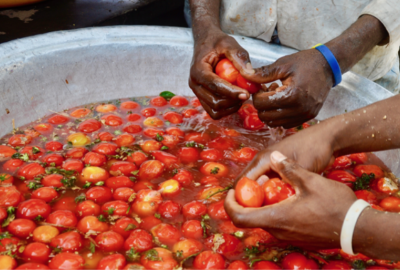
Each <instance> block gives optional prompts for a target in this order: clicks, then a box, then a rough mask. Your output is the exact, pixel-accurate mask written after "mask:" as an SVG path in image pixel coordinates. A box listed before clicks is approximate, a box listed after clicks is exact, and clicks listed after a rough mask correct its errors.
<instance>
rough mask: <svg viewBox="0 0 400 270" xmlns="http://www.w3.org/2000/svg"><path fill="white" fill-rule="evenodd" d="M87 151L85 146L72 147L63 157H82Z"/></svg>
mask: <svg viewBox="0 0 400 270" xmlns="http://www.w3.org/2000/svg"><path fill="white" fill-rule="evenodd" d="M87 152H88V150H87V149H86V148H85V147H74V148H72V149H70V150H68V151H67V153H66V154H65V157H66V158H73V159H82V158H83V157H84V155H85V154H86V153H87Z"/></svg>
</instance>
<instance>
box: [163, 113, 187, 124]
mask: <svg viewBox="0 0 400 270" xmlns="http://www.w3.org/2000/svg"><path fill="white" fill-rule="evenodd" d="M163 118H164V119H165V120H167V121H169V122H171V123H172V124H180V123H182V122H183V117H182V115H181V114H179V113H177V112H167V113H164V115H163Z"/></svg>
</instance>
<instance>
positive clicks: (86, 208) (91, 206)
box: [76, 200, 101, 217]
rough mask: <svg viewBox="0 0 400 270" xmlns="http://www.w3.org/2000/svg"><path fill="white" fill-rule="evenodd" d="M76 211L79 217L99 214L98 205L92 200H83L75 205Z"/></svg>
mask: <svg viewBox="0 0 400 270" xmlns="http://www.w3.org/2000/svg"><path fill="white" fill-rule="evenodd" d="M76 212H77V213H78V215H79V216H80V217H86V216H98V215H100V212H101V210H100V206H99V205H98V204H97V203H95V202H93V201H90V200H88V201H83V202H81V203H79V204H78V205H77V206H76Z"/></svg>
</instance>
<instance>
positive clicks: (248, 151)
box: [232, 147, 258, 162]
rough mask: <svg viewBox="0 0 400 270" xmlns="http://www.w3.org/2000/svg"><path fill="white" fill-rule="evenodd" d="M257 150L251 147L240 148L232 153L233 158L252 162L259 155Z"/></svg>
mask: <svg viewBox="0 0 400 270" xmlns="http://www.w3.org/2000/svg"><path fill="white" fill-rule="evenodd" d="M257 152H258V151H257V150H255V149H253V148H251V147H243V148H242V149H240V150H236V151H234V152H233V153H232V160H235V161H238V162H250V161H252V160H253V158H254V157H255V156H256V155H257Z"/></svg>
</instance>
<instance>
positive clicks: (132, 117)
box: [126, 113, 142, 122]
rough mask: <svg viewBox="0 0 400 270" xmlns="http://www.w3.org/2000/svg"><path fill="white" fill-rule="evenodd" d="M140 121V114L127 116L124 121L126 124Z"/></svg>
mask: <svg viewBox="0 0 400 270" xmlns="http://www.w3.org/2000/svg"><path fill="white" fill-rule="evenodd" d="M141 119H142V116H140V114H137V113H132V114H129V115H128V117H126V120H128V122H136V121H138V120H141Z"/></svg>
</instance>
